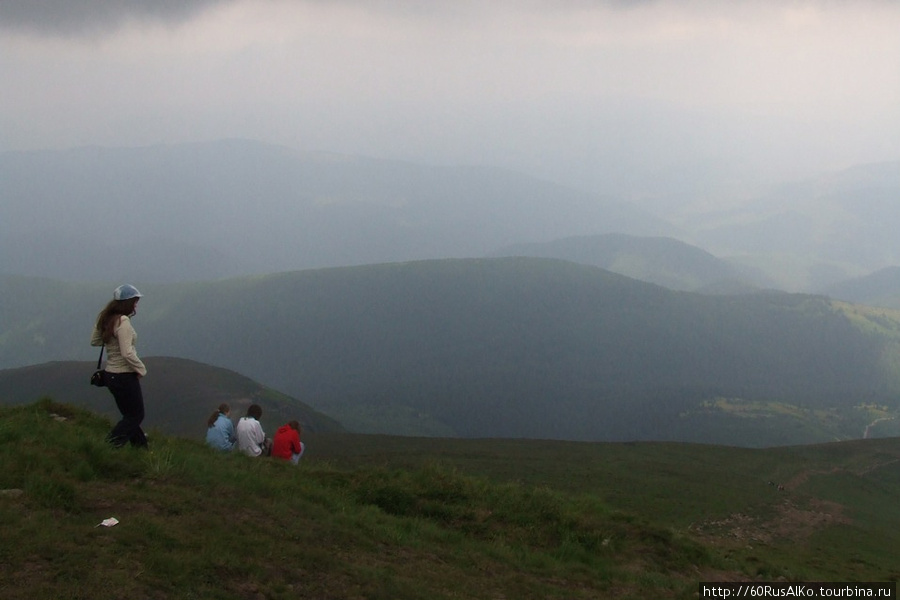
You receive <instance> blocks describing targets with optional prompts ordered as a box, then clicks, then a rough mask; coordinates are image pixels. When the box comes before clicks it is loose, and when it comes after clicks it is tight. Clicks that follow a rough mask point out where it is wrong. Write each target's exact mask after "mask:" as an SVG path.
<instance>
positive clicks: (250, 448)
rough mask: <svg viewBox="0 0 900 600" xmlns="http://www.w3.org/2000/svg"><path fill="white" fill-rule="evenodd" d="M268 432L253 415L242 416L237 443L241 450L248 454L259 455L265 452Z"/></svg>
mask: <svg viewBox="0 0 900 600" xmlns="http://www.w3.org/2000/svg"><path fill="white" fill-rule="evenodd" d="M265 442H266V434H265V433H263V428H262V425H260V424H259V421H257V420H256V419H254V418H253V417H241V420H240V421H238V424H237V443H238V448H240V449H241V452H243V453H244V454H246V455H247V456H259V455H260V454H262V453H263V444H265Z"/></svg>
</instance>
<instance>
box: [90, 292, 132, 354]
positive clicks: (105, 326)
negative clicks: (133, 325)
mask: <svg viewBox="0 0 900 600" xmlns="http://www.w3.org/2000/svg"><path fill="white" fill-rule="evenodd" d="M138 300H140V298H129V299H128V300H110V301H109V304H107V305H106V308H104V309H103V310H102V311H100V315H99V316H98V317H97V329H98V330H99V331H100V338H101V339H102V340H103V343H104V344H108V343H109V341H110V340H111V339H113V337H115V335H116V325H118V323H119V318H120V317H122V316H123V315H124V316H126V317H130V316H131V315H133V314H134V305H135V304H137V302H138Z"/></svg>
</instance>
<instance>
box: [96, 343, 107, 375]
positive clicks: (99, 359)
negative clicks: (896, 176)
mask: <svg viewBox="0 0 900 600" xmlns="http://www.w3.org/2000/svg"><path fill="white" fill-rule="evenodd" d="M104 348H106V344H103V345H102V346H100V358H98V359H97V370H98V371H99V370H100V365H101V364H103V349H104Z"/></svg>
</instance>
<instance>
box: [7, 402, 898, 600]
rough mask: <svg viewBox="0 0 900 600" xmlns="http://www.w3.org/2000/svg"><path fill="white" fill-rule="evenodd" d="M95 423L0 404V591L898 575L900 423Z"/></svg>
mask: <svg viewBox="0 0 900 600" xmlns="http://www.w3.org/2000/svg"><path fill="white" fill-rule="evenodd" d="M54 414H55V415H61V416H64V417H66V420H65V421H60V420H57V419H55V418H53V416H52V415H54ZM107 427H108V423H107V422H105V420H104V419H102V418H98V417H96V416H95V415H93V414H91V413H87V412H84V411H81V410H79V409H74V408H72V407H69V406H67V405H57V404H53V403H51V402H49V401H45V402H43V403H39V404H37V405H28V406H23V407H15V408H5V409H2V411H0V489H19V490H23V493H22V494H21V495H14V494H12V495H6V494H4V495H0V524H2V527H3V531H4V544H3V545H2V547H0V596H2V597H3V598H6V599H10V600H17V599H19V598H28V599H35V598H36V599H38V600H40V599H42V598H58V597H60V595H65V596H66V597H70V598H92V599H99V600H103V599H105V598H118V597H150V598H153V597H160V598H162V597H185V598H187V597H202V598H222V599H225V598H262V597H265V598H322V597H328V598H361V597H364V598H391V599H399V600H402V599H404V598H410V599H412V598H426V597H427V598H461V597H464V598H497V597H508V598H567V599H568V598H605V597H609V598H612V597H616V598H649V597H654V598H690V597H694V596H695V594H696V590H697V587H696V584H697V582H698V581H701V580H725V579H741V580H746V579H754V578H756V579H762V580H772V579H776V578H780V577H783V578H786V579H788V580H806V581H810V580H834V581H845V580H859V581H868V580H889V579H893V580H896V579H897V578H898V577H900V572H898V570H897V567H896V561H895V560H893V551H892V549H893V548H896V547H897V544H898V542H900V539H898V538H900V533H898V532H900V527H898V525H900V523H898V520H900V518H898V516H897V513H896V510H894V507H895V498H896V495H897V493H898V492H900V478H898V477H897V475H896V473H897V463H898V461H900V445H898V443H897V442H896V440H878V441H868V442H857V443H841V444H830V445H824V446H808V447H795V448H781V449H774V450H748V449H738V448H728V447H714V446H698V445H686V444H584V443H564V442H542V441H503V440H492V441H481V440H434V439H415V438H392V437H386V436H358V435H348V434H316V435H310V436H307V440H306V441H307V442H308V445H309V455H308V456H307V457H306V458H305V459H304V462H303V464H301V465H300V466H299V467H293V466H291V465H289V464H286V463H281V462H277V461H274V460H267V459H248V458H245V457H243V456H240V455H219V454H215V453H213V452H212V451H211V450H208V449H207V448H205V447H203V446H202V445H201V444H200V443H199V442H194V441H188V440H184V439H178V438H169V437H157V438H155V439H154V446H153V449H152V451H150V452H140V451H136V450H131V449H125V450H123V451H113V450H112V449H110V448H108V447H107V446H106V445H105V444H104V443H103V441H102V438H103V435H104V434H105V432H106V428H107ZM770 482H771V484H770ZM774 484H779V485H782V486H784V489H783V490H781V491H779V490H778V488H777V485H774ZM108 517H116V518H117V519H119V521H120V524H119V525H117V526H115V527H112V528H105V527H96V525H97V524H98V523H100V521H101V520H103V519H105V518H108Z"/></svg>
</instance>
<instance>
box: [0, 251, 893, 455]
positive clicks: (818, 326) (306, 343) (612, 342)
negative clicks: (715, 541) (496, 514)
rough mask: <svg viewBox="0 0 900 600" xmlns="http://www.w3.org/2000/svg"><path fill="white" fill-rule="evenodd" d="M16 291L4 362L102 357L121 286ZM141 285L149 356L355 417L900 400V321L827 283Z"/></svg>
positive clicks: (360, 275) (556, 267)
mask: <svg viewBox="0 0 900 600" xmlns="http://www.w3.org/2000/svg"><path fill="white" fill-rule="evenodd" d="M4 287H5V289H6V290H7V293H6V294H4V296H3V300H2V306H0V312H2V314H3V315H4V317H5V318H4V320H3V322H4V323H8V324H10V325H8V326H7V328H6V329H5V330H4V331H3V335H2V338H0V355H2V359H3V363H2V366H6V367H12V366H22V365H24V364H36V363H39V362H46V361H49V360H63V359H65V360H69V359H73V358H77V359H79V360H90V359H91V357H92V356H94V352H95V349H93V348H90V347H89V346H88V344H87V342H88V337H89V333H90V328H91V323H92V321H93V319H94V317H95V315H96V311H97V310H98V309H99V307H100V306H101V305H102V304H104V303H105V301H106V299H107V298H108V294H109V289H111V287H112V286H105V285H104V286H98V285H91V286H76V285H73V284H59V283H54V282H51V281H46V280H31V279H21V278H7V279H5V280H4ZM142 291H144V293H145V298H144V299H143V300H142V302H141V304H140V307H139V313H138V315H137V316H136V317H135V325H136V328H137V330H138V333H139V348H140V350H141V353H142V354H143V355H144V356H153V355H167V356H176V357H184V358H190V359H193V360H198V361H201V362H203V363H206V364H210V365H216V366H220V367H224V368H227V369H232V370H234V371H237V372H239V373H241V374H244V375H246V376H249V377H252V378H253V379H255V380H257V381H259V382H261V383H263V384H264V385H266V386H269V387H271V388H274V389H277V390H279V391H281V392H284V393H285V394H287V395H289V396H291V397H294V398H298V399H300V400H302V401H303V402H305V403H307V404H309V405H310V406H312V407H314V408H315V409H317V410H320V411H322V412H324V413H326V414H328V415H330V416H332V417H334V418H336V419H338V420H339V421H340V422H341V423H343V424H344V425H345V426H347V427H348V428H350V429H352V430H362V431H372V432H391V433H402V434H413V435H447V436H464V437H484V436H490V437H495V436H504V437H534V438H540V437H547V438H562V439H584V440H622V439H687V440H695V441H722V442H728V443H740V444H748V445H766V444H775V443H798V442H802V441H816V440H823V439H834V438H836V437H837V438H841V437H858V436H860V435H861V434H862V431H863V430H864V429H865V427H866V425H867V424H868V423H869V422H870V420H873V419H870V417H871V414H870V413H869V412H867V411H866V410H863V411H862V412H860V409H859V408H858V407H860V406H861V405H867V406H879V407H886V408H884V410H887V411H888V412H887V413H886V414H892V413H890V411H891V410H894V408H896V407H895V404H896V402H895V397H896V396H895V394H896V392H897V389H898V383H897V381H898V378H897V376H896V364H897V360H896V345H895V344H894V342H893V339H894V337H893V336H895V335H896V332H897V329H896V327H895V326H892V325H890V323H888V325H889V326H885V325H884V323H881V324H876V323H875V322H874V321H871V320H870V317H869V316H866V315H865V314H863V313H860V314H858V315H855V316H854V320H850V319H848V318H847V316H846V315H845V314H844V312H842V310H841V309H840V308H839V307H837V306H835V305H833V304H832V303H831V302H830V301H829V300H828V299H827V298H825V297H819V296H809V295H790V294H783V293H766V294H752V295H744V296H731V297H713V296H704V295H699V294H691V293H684V292H673V291H670V290H667V289H665V288H662V287H659V286H656V285H652V284H647V283H642V282H638V281H635V280H633V279H629V278H627V277H623V276H620V275H616V274H613V273H610V272H608V271H604V270H601V269H598V268H594V267H588V266H583V265H576V264H574V263H569V262H564V261H557V260H549V259H536V258H508V259H482V260H474V259H473V260H444V261H423V262H414V263H398V264H383V265H370V266H364V267H350V268H339V269H324V270H310V271H301V272H292V273H281V274H273V275H268V276H260V277H253V278H241V279H231V280H224V281H218V282H206V283H197V284H180V285H166V286H153V285H148V286H145V287H143V289H142ZM873 318H874V317H873ZM886 318H887V319H888V320H890V317H885V316H883V315H881V316H878V319H880V320H881V321H883V320H884V319H886ZM25 360H27V362H17V361H25ZM148 381H149V379H148ZM760 407H761V408H760ZM785 407H790V409H788V408H785ZM751 408H752V410H751ZM879 410H882V409H881V408H880V409H879ZM798 411H799V412H798ZM751 416H752V417H753V418H748V417H751ZM811 422H814V423H815V424H814V425H810V423H811Z"/></svg>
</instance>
